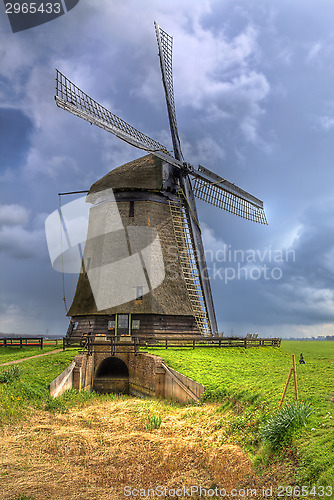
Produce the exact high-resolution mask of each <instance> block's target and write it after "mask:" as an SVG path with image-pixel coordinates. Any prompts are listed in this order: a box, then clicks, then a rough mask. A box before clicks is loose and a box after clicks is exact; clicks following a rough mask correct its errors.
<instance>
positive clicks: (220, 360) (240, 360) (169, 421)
mask: <svg viewBox="0 0 334 500" xmlns="http://www.w3.org/2000/svg"><path fill="white" fill-rule="evenodd" d="M50 348H51V349H54V347H53V346H50ZM14 349H16V348H13V350H12V351H10V349H8V348H7V349H6V350H4V349H2V350H0V363H2V362H4V361H5V360H6V361H7V360H9V359H8V356H16V355H17V354H20V353H21V354H24V355H26V356H28V355H29V356H31V355H34V354H40V353H41V352H42V351H41V350H40V349H38V348H35V351H33V350H31V348H23V349H21V350H19V349H17V350H16V351H15V352H14ZM4 351H6V352H4ZM9 351H10V352H9ZM43 352H45V351H44V349H43ZM150 352H152V353H153V350H151V351H150ZM154 352H155V353H156V354H157V355H159V356H162V357H163V358H164V360H165V361H166V362H167V363H168V364H169V366H171V367H172V368H175V369H176V370H178V371H180V372H181V373H184V374H185V375H188V376H189V377H191V378H193V379H195V380H197V381H198V382H201V383H203V384H204V385H205V387H206V391H205V395H204V398H203V403H202V405H200V406H187V407H180V406H179V405H170V404H169V403H168V402H153V401H152V402H145V401H139V400H138V399H135V398H125V399H124V398H123V399H122V398H120V399H119V398H115V397H113V396H111V397H110V396H104V395H97V394H94V393H79V394H78V393H76V391H69V392H67V393H65V394H64V395H63V396H62V397H60V398H56V399H54V400H53V399H51V398H50V396H49V393H48V385H49V383H50V382H51V381H52V380H53V379H54V378H55V377H56V376H57V375H59V373H61V372H62V371H63V370H64V369H65V368H66V367H67V366H68V365H69V364H70V362H71V361H72V359H73V357H74V355H75V354H76V353H77V351H72V350H71V351H65V352H60V353H57V354H50V355H48V356H45V357H41V358H36V359H33V360H27V361H25V362H23V363H20V364H18V365H16V366H18V367H19V370H20V376H19V378H18V379H17V380H14V381H13V382H11V383H9V384H4V383H2V384H1V383H0V423H2V431H1V432H2V433H3V434H2V438H3V439H4V442H6V443H7V445H8V450H13V456H12V458H11V459H10V460H11V462H10V463H11V465H10V466H9V465H8V467H9V468H8V470H9V471H10V472H8V474H10V476H8V478H7V479H8V481H7V483H6V484H8V485H10V480H14V479H13V478H14V477H15V471H16V468H17V470H18V471H19V470H21V467H25V470H30V469H29V467H30V466H29V464H28V465H27V462H29V463H31V461H32V460H36V464H37V463H38V464H39V465H38V467H40V469H41V471H40V474H41V475H42V476H43V477H44V476H45V477H46V474H47V471H46V470H45V469H43V467H44V468H45V467H47V465H46V464H47V463H48V464H49V465H48V467H50V464H51V463H53V462H52V460H53V461H54V464H55V467H56V469H57V467H58V469H59V471H58V472H59V475H61V467H62V462H63V461H64V460H65V462H66V464H67V465H66V467H67V469H66V470H67V474H68V485H67V486H66V487H68V488H72V486H71V484H72V483H73V485H77V486H76V488H80V487H82V488H83V491H86V490H85V487H84V477H85V474H90V471H91V470H93V469H91V467H94V468H96V471H98V470H99V469H101V467H102V465H103V464H104V465H103V467H106V470H107V469H108V470H109V468H108V467H109V465H110V464H114V458H113V455H112V453H113V452H112V450H110V449H109V448H110V446H111V444H112V443H114V444H113V446H116V448H115V449H117V450H118V451H117V454H118V457H119V459H120V460H121V461H122V460H123V461H124V462H122V463H124V464H126V467H127V469H129V470H131V471H132V472H131V474H133V478H135V474H136V470H137V472H138V474H139V475H140V477H141V478H142V479H141V480H142V481H143V483H142V484H147V481H146V483H145V476H147V477H151V469H152V467H154V465H153V464H154V463H155V462H156V460H158V461H159V463H160V462H161V463H160V466H161V467H162V468H163V467H164V464H165V463H168V464H170V465H168V467H171V469H170V472H171V473H172V471H173V465H172V463H173V460H174V459H173V456H174V455H173V453H174V452H175V453H176V455H175V457H179V455H180V454H181V455H182V452H181V449H182V446H183V447H185V448H184V449H185V450H188V451H186V453H187V454H189V457H190V456H192V457H193V458H192V460H193V462H192V464H193V465H192V466H191V467H190V468H189V471H188V469H187V471H188V472H189V474H190V475H189V474H188V472H185V466H184V463H183V462H182V461H179V462H178V458H175V460H176V462H175V464H176V463H177V464H178V467H180V469H178V472H177V474H181V476H180V477H183V476H182V474H183V473H182V470H183V469H184V477H186V481H188V480H189V481H190V479H189V478H191V477H192V476H191V474H193V467H195V468H196V467H197V468H198V467H200V469H199V470H200V471H201V472H198V471H197V472H198V473H199V474H200V475H201V474H203V478H204V477H206V478H207V480H208V481H209V478H210V477H211V476H210V474H209V469H208V468H207V463H206V460H208V463H210V464H211V467H213V465H212V464H213V463H214V462H212V460H213V458H212V457H211V455H210V453H211V452H210V453H209V451H208V450H211V449H213V451H212V453H213V455H212V456H214V455H215V453H218V454H224V452H223V449H224V450H225V449H226V450H229V453H230V454H231V453H232V451H231V450H233V454H236V456H238V460H237V461H236V462H235V464H237V463H239V462H238V461H239V460H240V463H241V462H242V463H243V464H244V465H245V464H246V462H247V460H248V462H247V464H248V465H247V467H246V466H245V470H246V469H247V470H248V473H247V474H248V475H249V474H250V472H249V471H250V469H249V467H250V465H249V464H251V462H253V464H254V465H255V472H252V474H253V475H254V474H255V476H254V477H253V476H252V477H253V479H252V481H253V482H254V484H266V483H265V478H266V477H267V478H268V477H269V478H270V481H273V480H274V479H273V478H275V481H276V480H278V479H277V478H281V481H282V480H283V479H282V477H284V478H285V481H286V482H287V484H298V485H304V484H310V485H311V484H318V485H333V486H334V424H333V421H334V402H333V401H332V398H334V384H333V380H334V343H333V342H288V341H286V342H283V343H282V347H281V348H272V347H265V348H263V347H262V348H250V349H247V350H245V349H241V348H240V349H239V348H230V349H203V348H202V349H200V348H198V349H197V348H196V349H195V350H191V349H189V350H188V349H187V350H181V349H179V350H169V349H168V350H164V349H157V350H155V351H154ZM301 352H302V353H303V355H304V359H305V361H306V364H305V365H299V364H298V363H297V377H298V390H299V397H300V399H301V400H309V401H310V402H311V403H312V405H313V407H314V410H315V411H314V413H313V414H312V415H311V417H310V420H309V422H308V424H307V427H306V429H304V430H302V431H301V432H298V433H297V434H296V435H295V439H294V441H293V444H292V446H289V447H288V448H283V449H281V450H279V451H278V452H275V453H273V452H271V451H268V450H266V448H264V447H263V445H262V443H261V439H260V435H259V431H260V429H261V426H262V425H263V423H264V422H265V421H266V419H267V418H268V417H269V416H270V415H272V414H273V413H275V412H276V410H277V406H278V403H279V401H280V397H281V394H282V391H283V387H284V385H285V382H286V378H287V376H288V373H289V370H290V368H291V366H292V361H291V355H292V354H295V355H296V358H297V360H298V358H299V355H300V353H301ZM22 357H23V356H22ZM5 368H7V367H0V373H1V372H3V370H4V369H5ZM293 397H294V394H293V383H292V382H291V383H290V387H289V390H288V392H287V395H286V400H287V401H292V400H293ZM118 411H120V412H121V413H120V414H121V415H122V418H121V417H119V418H120V420H119V421H118V420H117V418H118V417H117V415H118V413H117V412H118ZM91 415H95V417H94V419H93V420H94V422H91V423H89V422H90V420H91ZM148 417H150V418H152V419H155V417H161V418H162V424H161V428H160V429H157V430H153V431H152V433H153V434H150V437H149V439H148V430H147V418H148ZM40 419H41V420H42V421H43V422H45V421H47V422H48V424H47V426H46V428H47V429H48V432H47V435H45V433H44V432H43V426H42V430H41V431H40V432H39V431H38V425H39V424H38V422H39V420H40ZM105 419H107V420H108V426H109V427H108V429H106V428H105V427H104V424H103V422H104V421H105ZM115 419H116V420H115ZM99 422H101V426H102V427H101V435H100V434H99V431H98V429H99ZM116 422H118V423H117V425H116ZM59 425H61V428H59ZM106 425H107V424H106ZM114 425H116V427H117V429H118V431H117V432H118V434H115V433H113V430H112V429H113V427H114ZM129 425H130V427H129ZM90 426H91V427H90ZM63 428H66V429H68V430H67V431H66V432H65V431H64V430H63ZM90 428H92V429H94V433H95V437H94V436H93V431H92V432H90V431H89V432H88V430H87V429H90ZM130 428H131V429H132V431H131V432H130V431H129V429H130ZM105 429H106V433H104V432H105ZM122 432H123V434H122ZM128 432H130V434H129V435H131V436H132V437H131V439H130V438H129V436H127V435H126V433H128ZM103 433H104V434H103ZM154 433H158V435H159V438H157V434H154ZM88 434H89V436H90V437H89V438H88V437H87V436H88ZM85 436H86V437H85ZM154 436H156V437H154ZM86 438H87V439H91V440H93V438H94V439H95V445H96V446H97V443H98V442H99V443H100V444H99V446H100V447H102V448H101V449H99V450H96V449H94V448H93V444H92V443H90V442H88V441H87V443H86V444H87V451H85V449H84V448H85V439H86ZM183 438H186V439H185V441H184V442H183V441H182V440H183ZM59 439H60V441H59ZM115 439H116V445H115V442H114V440H115ZM129 439H130V441H129ZM170 439H172V441H168V440H170ZM20 440H23V441H22V442H21V444H20V445H19V443H20ZM158 441H159V442H160V441H161V443H160V444H159V446H160V445H161V446H162V447H163V450H164V451H163V453H162V452H161V453H162V455H163V457H164V458H161V457H162V455H161V453H160V452H159V451H158V448H157V446H158V444H157V443H158ZM181 441H182V443H183V444H182V443H181ZM169 442H170V443H173V445H172V444H171V445H169V444H168V443H169ZM43 443H44V444H43ZM74 443H76V446H78V447H79V448H77V449H79V456H78V458H74V455H75V449H76V448H75V446H74ZM121 443H122V446H125V447H127V446H129V450H131V446H134V448H133V452H134V456H132V459H133V463H132V462H131V463H130V462H129V460H131V453H130V452H129V453H130V455H129V453H128V451H126V450H125V449H124V450H123V451H121V450H120V446H121ZM133 443H135V444H133ZM143 443H146V444H147V443H150V444H147V446H149V447H151V448H152V449H151V448H150V449H151V451H150V454H149V457H148V458H147V460H146V459H145V460H146V461H145V460H144V458H143V456H142V455H143V453H144V454H145V451H144V449H145V445H144V444H143ZM18 446H19V448H18ZM43 446H44V447H46V448H45V450H44V448H43ZM49 446H51V448H50V450H51V451H49V452H48V451H47V449H49V448H48V447H49ZM143 446H144V447H143ZM173 446H174V447H175V449H174V451H173V450H172V449H173ZM224 447H227V448H224ZM229 447H230V448H229ZM72 448H73V450H72ZM137 448H138V456H137V455H136V451H135V450H137ZM240 448H242V449H243V450H244V452H246V454H245V455H240V453H241V451H240V452H239V451H238V450H240ZM40 449H43V450H44V451H43V453H44V455H43V454H42V455H41V452H40V451H39V450H40ZM52 450H53V451H52ZM66 450H72V451H70V452H69V453H70V457H68V456H67V454H66V453H67V452H66ZM103 450H104V451H103ZM217 450H218V451H217ZM45 454H46V455H45ZM164 454H165V455H166V456H165V455H164ZM206 454H207V457H209V455H210V457H211V458H207V459H206V458H205V456H206ZM247 454H248V456H249V457H248V458H247ZM16 455H17V456H18V457H19V458H16ZM26 455H27V456H30V455H31V457H34V458H27V456H26ZM100 455H101V456H100ZM107 455H108V457H109V460H110V461H111V462H110V464H109V465H108V466H107V463H106V462H105V460H106V459H105V457H106V456H107ZM195 455H196V456H197V455H198V456H199V457H201V465H200V464H199V463H197V462H198V460H197V459H195V458H194V457H195ZM187 456H188V455H187ZM91 457H94V460H93V462H92V463H91ZM98 457H100V458H98ZM166 457H167V458H166ZM168 457H169V458H168ZM171 457H172V458H171ZM60 459H61V460H60ZM250 459H251V462H249V460H250ZM3 460H4V463H7V462H6V457H5V458H4V459H3ZM45 460H46V461H45ZM73 460H74V461H75V463H77V465H76V466H75V467H74V468H73V471H72V470H71V472H69V471H70V469H71V464H72V463H74V462H73ZM222 460H223V461H224V460H225V458H224V459H222ZM166 461H167V462H166ZM136 462H138V463H137V466H136ZM8 463H9V462H8ZM34 463H35V462H34ZM222 463H223V462H222ZM224 463H225V462H224ZM22 464H23V465H22ZM24 464H25V465H24ZM93 464H94V465H93ZM138 464H141V465H138ZM182 464H183V465H182ZM194 464H195V465H194ZM289 464H290V465H289ZM296 464H298V467H296ZM31 467H32V466H31ZM115 467H116V465H115V464H114V465H113V470H114V471H116V469H117V467H116V468H115ZM136 467H137V469H136ZM175 467H176V465H175ZM235 467H236V468H235V470H234V472H233V474H232V475H233V478H234V479H233V481H241V483H240V484H246V483H247V481H246V483H245V478H244V479H241V476H242V475H240V474H239V473H238V472H237V470H239V469H238V465H235ZM243 467H244V466H243ZM58 469H57V470H58ZM6 470H7V469H6ZM35 470H37V465H36V467H35V466H34V467H33V469H32V471H33V473H34V471H35ZM79 470H80V474H79V472H78V476H75V474H76V472H75V471H79ZM94 470H95V469H94ZM117 470H118V469H117ZM196 470H197V469H196ZM243 470H244V469H243ZM174 472H175V471H174ZM17 473H19V472H17ZM161 473H162V472H161ZM101 474H102V475H103V471H101ZM108 474H109V472H108ZM110 474H111V473H110ZM110 474H109V475H108V477H106V479H105V481H106V482H107V483H106V484H109V483H110V481H111V477H112V475H111V476H110ZM115 474H116V472H115ZM117 474H122V472H121V471H119V470H118V472H117ZM175 474H176V472H175ZM187 474H188V475H187ZM208 474H209V475H208ZM221 474H223V472H222V471H220V472H219V474H218V472H217V474H216V476H215V474H213V475H212V477H211V480H212V481H214V480H218V479H217V478H221V477H223V476H221ZM79 476H80V477H79ZM157 477H158V476H157ZM33 478H34V474H32V476H31V481H33V480H34V481H35V483H34V484H35V486H34V485H33V484H31V490H29V491H39V490H38V478H36V480H35V479H33ZM214 478H216V479H214ZM0 479H1V478H0ZM157 480H158V479H157ZM184 480H185V479H184ZM220 480H221V479H220ZM80 481H81V482H80ZM113 481H115V478H114V479H113ZM180 481H181V479H180ZM231 481H232V479H231ZM233 481H232V482H231V484H232V483H233ZM261 481H262V482H261ZM267 481H268V479H267ZM181 482H182V481H181ZM70 483H71V484H70ZM94 484H95V483H94ZM120 484H123V483H122V482H121V480H120ZM235 484H236V483H235ZM267 484H268V483H267ZM80 485H81V486H80ZM21 486H22V485H21ZM98 486H99V487H96V488H95V489H94V491H95V490H96V495H98V492H99V494H100V498H102V497H105V498H109V497H106V496H105V495H106V494H108V492H107V491H106V490H105V489H103V488H104V486H103V487H102V483H99V485H98ZM50 487H51V486H50ZM100 487H101V488H100ZM8 488H9V486H8ZM64 488H65V486H64ZM73 488H74V489H75V487H74V486H73ZM99 488H100V489H99ZM4 491H5V490H4ZM6 491H9V490H6ZM17 491H18V492H21V493H22V492H24V491H26V490H24V487H23V486H22V487H21V489H20V488H18V490H17ZM27 491H28V490H27ZM50 491H51V490H50ZM55 491H56V490H55V489H53V490H52V492H51V493H50V496H49V497H45V498H53V499H54V498H61V497H60V496H59V497H58V496H57V495H56V493H55ZM59 491H60V492H62V495H63V498H65V497H66V498H72V497H71V496H68V497H67V496H66V495H71V494H72V493H66V491H69V492H70V489H69V490H66V488H65V489H61V488H60V489H59ZM71 491H72V490H71ZM89 491H90V493H89V495H90V496H89V498H95V496H94V494H95V493H94V494H93V493H92V491H93V490H92V491H91V490H89ZM59 494H60V493H59ZM87 494H88V490H87ZM64 495H65V496H64ZM73 495H74V496H73V498H84V496H75V492H74V490H73ZM92 495H93V496H92ZM101 495H102V497H101ZM7 497H8V495H7V496H5V497H3V498H6V500H7ZM8 498H10V499H11V497H8ZM31 498H32V499H33V500H35V498H36V499H39V498H41V499H42V498H43V495H42V493H41V494H38V495H37V493H36V496H35V495H32V496H31ZM96 498H98V496H97V497H96ZM110 498H117V500H118V497H113V496H110ZM309 498H317V497H314V496H313V497H312V496H310V497H309ZM325 498H332V497H329V496H326V497H325ZM0 499H2V497H1V494H0ZM11 500H12V499H11ZM13 500H14V497H13ZM15 500H16V498H15ZM43 500H44V498H43Z"/></svg>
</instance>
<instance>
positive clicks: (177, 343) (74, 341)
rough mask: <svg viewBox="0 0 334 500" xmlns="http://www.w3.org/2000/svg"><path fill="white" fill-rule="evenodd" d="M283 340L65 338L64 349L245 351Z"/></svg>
mask: <svg viewBox="0 0 334 500" xmlns="http://www.w3.org/2000/svg"><path fill="white" fill-rule="evenodd" d="M280 345H281V339H279V338H270V339H261V338H249V337H190V336H189V337H187V338H185V337H177V336H173V337H172V336H171V337H169V338H163V339H162V338H161V339H159V338H156V337H134V336H132V337H129V336H124V337H123V336H119V337H116V336H115V335H91V336H90V335H89V336H86V337H82V338H71V337H64V339H63V349H66V348H71V347H75V348H78V347H79V348H82V350H83V351H87V352H88V354H91V353H92V351H93V348H94V351H95V352H98V351H97V350H96V348H98V347H104V348H105V347H108V348H110V351H111V354H112V355H113V354H115V351H116V348H117V352H122V351H121V349H122V347H125V346H127V348H126V351H127V352H129V347H130V348H132V349H131V351H132V352H135V353H137V352H139V351H143V349H145V348H149V347H151V348H160V349H182V348H188V349H195V348H196V347H205V348H210V347H225V348H226V347H243V348H245V349H247V348H249V347H265V346H274V347H280Z"/></svg>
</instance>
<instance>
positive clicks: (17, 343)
mask: <svg viewBox="0 0 334 500" xmlns="http://www.w3.org/2000/svg"><path fill="white" fill-rule="evenodd" d="M62 342H63V339H62V338H61V339H45V338H44V337H0V347H20V348H21V349H22V348H23V347H26V346H29V347H34V346H39V347H40V348H41V349H43V347H46V346H49V345H54V344H55V345H56V346H58V343H59V344H60V345H61V343H62Z"/></svg>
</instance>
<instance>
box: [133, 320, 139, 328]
mask: <svg viewBox="0 0 334 500" xmlns="http://www.w3.org/2000/svg"><path fill="white" fill-rule="evenodd" d="M139 328H140V319H133V320H132V330H139Z"/></svg>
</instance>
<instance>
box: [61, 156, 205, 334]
mask: <svg viewBox="0 0 334 500" xmlns="http://www.w3.org/2000/svg"><path fill="white" fill-rule="evenodd" d="M170 171H171V168H170V165H168V164H166V163H165V162H164V161H163V160H161V159H159V158H157V157H154V156H153V155H147V156H145V157H143V158H139V159H138V160H135V161H133V162H130V163H128V164H126V165H123V166H121V167H118V168H116V169H115V170H113V171H111V172H110V173H109V174H107V175H106V176H105V177H103V178H102V179H100V180H99V181H97V182H96V183H94V184H93V185H92V187H91V188H90V190H89V192H88V195H87V202H89V203H90V204H91V208H90V215H89V225H88V234H87V242H86V246H85V250H84V254H83V266H82V270H81V273H80V276H79V280H78V284H77V289H76V293H75V296H74V300H73V303H72V305H71V307H70V310H69V312H68V315H69V316H71V324H70V329H69V334H70V335H71V336H79V337H81V336H82V335H85V334H86V333H93V334H94V333H95V334H96V333H108V332H109V333H110V332H115V334H117V336H119V335H136V336H138V337H142V336H145V335H150V336H157V337H160V336H166V335H173V334H178V335H200V334H201V333H202V327H203V325H202V321H203V319H204V314H203V312H202V310H201V306H200V304H198V303H194V299H195V301H197V302H198V297H197V294H196V295H195V296H194V297H193V298H191V297H190V294H189V292H190V291H191V290H192V289H194V279H193V277H192V276H190V277H189V279H185V277H184V272H185V269H184V267H182V264H181V262H180V259H179V255H178V248H179V245H178V242H177V240H176V236H175V232H174V227H173V224H175V223H176V224H179V225H180V227H181V229H182V231H183V230H184V228H183V225H182V224H183V221H184V214H183V212H182V209H180V208H179V209H177V214H176V215H174V219H173V216H172V215H171V208H170V203H171V201H172V199H173V196H174V194H173V191H174V193H175V191H176V189H177V183H176V182H175V181H174V183H173V182H172V180H171V178H172V176H171V175H170ZM181 243H182V245H185V239H184V238H182V240H181ZM183 250H184V251H185V252H187V248H186V246H184V248H183ZM196 306H197V315H194V308H196ZM208 333H209V332H208Z"/></svg>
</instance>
